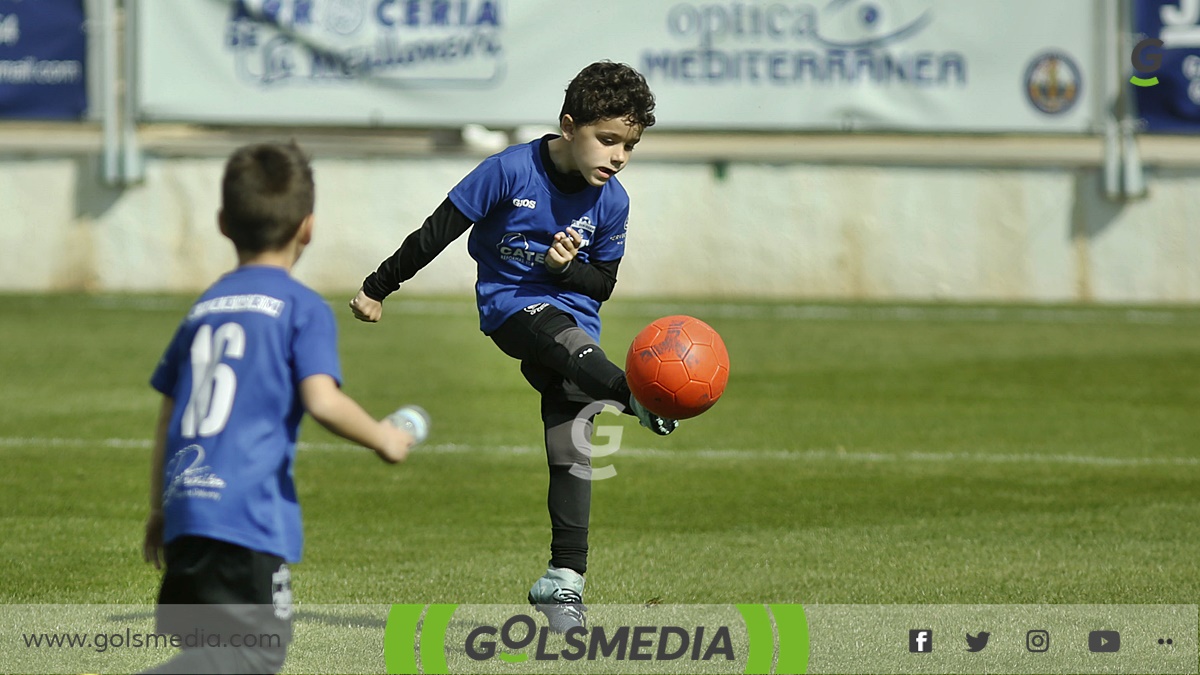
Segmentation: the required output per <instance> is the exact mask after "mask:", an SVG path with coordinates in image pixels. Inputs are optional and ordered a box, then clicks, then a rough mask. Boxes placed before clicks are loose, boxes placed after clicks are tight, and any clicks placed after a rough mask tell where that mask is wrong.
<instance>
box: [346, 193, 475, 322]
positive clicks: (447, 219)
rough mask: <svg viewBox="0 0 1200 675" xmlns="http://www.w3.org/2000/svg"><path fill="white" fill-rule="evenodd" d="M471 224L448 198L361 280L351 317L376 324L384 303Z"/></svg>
mask: <svg viewBox="0 0 1200 675" xmlns="http://www.w3.org/2000/svg"><path fill="white" fill-rule="evenodd" d="M473 224H474V223H473V222H472V221H471V219H470V218H468V217H467V216H465V215H464V214H463V212H462V211H460V210H459V209H458V207H457V206H455V205H454V202H452V201H450V198H449V197H447V198H446V199H445V200H444V201H442V203H441V204H440V205H439V206H438V207H437V209H436V210H434V212H433V213H432V214H430V216H429V217H428V218H426V219H425V223H424V224H422V225H421V227H420V228H419V229H417V230H415V231H414V232H412V233H411V234H409V235H408V237H407V238H405V240H404V243H403V244H401V245H400V248H399V249H397V250H396V252H395V253H393V254H392V256H391V257H390V258H388V259H387V260H384V261H383V262H382V263H380V265H379V268H378V269H376V270H375V271H374V272H372V273H371V274H370V275H368V276H367V278H366V279H364V280H363V283H362V290H360V291H359V293H358V296H357V297H355V298H354V300H353V301H351V303H350V308H351V309H353V310H354V316H355V317H357V318H358V319H361V320H363V321H371V322H374V321H378V320H379V317H380V316H381V315H382V313H383V306H382V303H383V300H384V299H385V298H387V296H388V295H390V294H391V293H392V292H394V291H395V290H396V289H398V288H400V284H402V283H404V282H405V281H408V280H409V279H411V278H413V276H415V275H416V273H417V272H419V271H420V270H421V269H422V268H423V267H425V266H426V265H428V264H429V263H430V262H432V261H433V259H434V258H436V257H437V256H438V254H439V253H441V252H442V251H444V250H445V249H446V247H447V246H449V245H450V242H452V241H454V240H455V239H458V238H459V237H460V236H462V233H463V232H466V231H467V230H468V229H470V228H471V225H473Z"/></svg>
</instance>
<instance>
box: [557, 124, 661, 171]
mask: <svg viewBox="0 0 1200 675" xmlns="http://www.w3.org/2000/svg"><path fill="white" fill-rule="evenodd" d="M562 130H563V138H564V139H566V140H567V141H568V142H570V144H571V145H570V147H571V160H572V161H573V162H574V164H575V166H574V167H572V168H573V169H576V170H578V171H579V173H581V174H583V178H584V180H586V181H587V182H588V184H589V185H592V186H595V187H600V186H601V185H604V184H605V183H607V182H608V179H609V178H612V177H613V176H615V175H616V173H617V172H618V171H620V170H621V169H623V168H625V165H626V164H628V163H629V156H630V155H631V154H632V153H633V148H634V146H635V145H637V144H638V141H640V140H642V127H640V126H638V125H635V124H630V123H629V121H628V120H626V119H624V118H611V119H606V120H600V121H599V122H596V123H595V124H585V125H581V126H577V125H575V123H574V120H572V119H571V116H570V115H564V116H563V122H562Z"/></svg>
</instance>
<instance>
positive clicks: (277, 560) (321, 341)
mask: <svg viewBox="0 0 1200 675" xmlns="http://www.w3.org/2000/svg"><path fill="white" fill-rule="evenodd" d="M313 201H314V187H313V180H312V171H311V169H310V167H309V164H308V160H307V158H305V157H304V155H303V154H302V153H301V151H300V149H299V148H298V147H296V146H295V145H294V144H292V145H275V144H263V145H255V146H248V147H245V148H241V149H240V150H238V151H237V152H235V153H234V154H233V156H232V157H231V158H230V159H229V161H228V163H227V164H226V168H225V175H224V178H223V181H222V201H221V212H220V214H219V216H218V221H219V224H220V229H221V233H222V234H224V235H225V236H226V237H228V238H229V239H230V240H232V241H233V244H234V247H235V248H236V249H237V254H238V267H237V269H235V270H233V271H232V272H229V273H228V274H226V275H225V276H223V277H221V278H220V279H219V280H218V281H217V282H216V283H214V284H213V285H212V286H211V287H210V288H209V289H208V290H207V291H205V292H204V294H203V295H202V296H200V298H199V299H198V300H197V301H196V303H195V304H194V305H193V306H192V308H191V310H190V311H189V312H188V314H187V316H186V317H184V319H183V321H182V322H181V323H180V325H179V328H178V329H177V331H176V332H175V336H174V338H173V339H172V340H171V343H170V345H169V346H168V347H167V349H166V352H165V353H164V355H163V357H162V360H161V361H160V362H159V364H158V367H157V369H156V370H155V371H154V375H153V377H152V378H151V380H150V382H151V384H152V385H153V387H154V388H155V389H156V390H158V391H159V392H160V393H161V394H162V395H163V400H162V407H161V410H160V413H159V420H158V426H157V429H156V432H155V440H154V451H153V458H152V464H153V469H152V471H151V478H150V483H151V488H150V517H149V519H148V520H147V523H146V535H145V542H144V545H143V555H144V557H145V559H146V560H147V562H150V563H152V564H154V565H155V567H158V566H160V564H161V561H162V559H163V558H164V557H165V561H166V571H165V573H164V574H163V579H162V586H161V588H160V590H159V595H158V604H159V607H158V632H160V633H168V634H175V635H179V636H183V637H187V636H188V635H193V636H195V635H205V634H207V635H209V636H212V635H216V636H217V637H218V640H217V641H218V642H220V643H222V644H211V643H209V642H207V641H206V642H204V643H202V644H198V645H189V644H188V643H187V642H183V645H184V647H185V649H184V651H183V653H181V654H180V655H179V656H177V657H175V658H174V659H172V660H170V661H168V662H167V663H164V664H162V665H161V666H159V667H158V668H156V669H155V670H153V671H152V672H158V673H260V672H262V673H273V672H278V671H279V669H280V668H281V667H282V665H283V661H284V658H285V655H286V647H287V643H288V641H290V637H291V611H292V607H291V583H290V582H291V574H290V571H289V569H288V566H287V565H288V563H295V562H298V561H299V560H300V555H301V550H302V544H303V531H302V529H301V521H300V504H299V501H298V500H297V497H296V488H295V485H294V482H293V469H294V465H295V461H296V440H297V436H298V435H299V429H300V420H301V418H302V417H303V416H304V413H305V412H306V411H307V412H308V413H309V414H311V415H312V416H313V417H314V418H315V419H316V420H317V421H318V422H320V423H321V424H322V425H323V426H325V427H326V428H328V429H329V430H330V431H332V432H334V433H335V434H338V435H340V436H342V437H344V438H346V439H348V440H351V441H354V442H356V443H359V444H361V445H364V446H366V447H368V448H371V449H372V450H374V451H375V452H376V453H377V454H378V455H379V456H380V457H381V458H383V459H384V460H385V461H388V462H393V463H394V462H399V461H402V460H404V458H405V457H406V456H407V454H408V451H409V449H410V448H411V447H412V445H413V443H414V440H415V439H414V438H413V436H412V434H410V433H409V432H407V431H403V430H401V429H398V428H396V427H395V426H393V425H392V424H390V423H389V422H385V421H376V420H375V419H373V418H372V417H371V416H370V415H368V414H367V412H366V411H364V410H363V409H362V408H361V407H359V405H358V404H357V403H356V402H354V400H352V399H351V398H350V397H349V396H347V395H346V394H344V393H342V390H341V389H340V383H341V379H342V375H341V366H340V364H339V360H338V353H337V331H336V326H335V323H334V318H333V313H332V311H331V310H330V308H329V306H328V305H327V304H326V303H325V301H324V299H323V298H321V296H320V295H318V294H317V293H316V292H315V291H313V290H311V289H309V288H308V287H306V286H304V285H303V284H301V283H300V282H299V281H296V280H295V279H294V278H292V276H291V273H290V272H291V269H292V266H293V265H294V264H295V262H296V261H297V260H298V259H299V257H300V254H301V253H302V252H303V251H304V249H305V247H306V246H307V245H308V243H309V241H310V240H311V239H312V231H313V216H312V213H313ZM235 634H241V635H243V636H246V635H264V634H265V635H268V636H273V638H274V639H264V640H262V641H258V640H255V645H254V646H253V647H243V646H233V643H234V642H238V643H239V644H240V640H239V639H237V638H234V637H233V636H234V635H235ZM226 645H229V646H226ZM189 647H190V648H189Z"/></svg>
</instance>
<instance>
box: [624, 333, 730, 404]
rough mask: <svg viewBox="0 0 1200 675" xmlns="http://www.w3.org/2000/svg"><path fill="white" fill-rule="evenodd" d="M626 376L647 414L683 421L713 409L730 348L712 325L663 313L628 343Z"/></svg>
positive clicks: (726, 372) (726, 375) (725, 378)
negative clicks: (651, 413) (648, 411)
mask: <svg viewBox="0 0 1200 675" xmlns="http://www.w3.org/2000/svg"><path fill="white" fill-rule="evenodd" d="M625 379H626V380H628V381H629V388H630V390H632V391H633V395H634V397H635V398H637V400H638V402H640V403H641V404H642V405H644V406H646V408H647V409H649V410H650V411H651V412H653V413H655V414H656V415H661V416H662V417H670V418H672V419H677V420H681V419H687V418H689V417H695V416H696V415H699V414H700V413H702V412H704V411H705V410H708V409H709V408H711V407H713V404H715V403H716V402H717V399H719V398H721V394H723V393H725V383H726V382H728V381H729V352H728V351H726V350H725V342H724V341H723V340H722V339H721V336H720V335H718V334H717V331H715V330H713V328H712V326H710V325H708V324H706V323H704V322H703V321H701V320H700V319H697V318H695V317H691V316H684V315H676V316H664V317H663V318H661V319H657V320H655V321H653V322H651V323H650V325H649V326H646V327H645V328H644V329H642V332H640V333H638V334H637V337H635V338H633V343H632V344H630V345H629V354H628V355H627V356H626V357H625Z"/></svg>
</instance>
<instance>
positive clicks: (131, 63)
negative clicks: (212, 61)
mask: <svg viewBox="0 0 1200 675" xmlns="http://www.w3.org/2000/svg"><path fill="white" fill-rule="evenodd" d="M137 6H138V0H125V21H124V25H123V26H122V28H123V31H122V33H123V35H124V47H125V48H124V50H123V51H124V53H123V57H124V58H123V59H122V69H121V71H122V73H123V74H124V77H123V79H124V84H125V87H124V95H123V96H122V99H121V100H122V104H123V105H122V106H121V179H122V181H123V182H124V184H126V185H129V184H132V183H140V182H142V180H144V179H145V177H146V175H145V168H146V165H145V161H144V158H143V156H142V149H141V146H140V145H139V144H138V136H137V111H138V107H137V82H138V78H137V66H138V63H137V56H138V50H137V31H138V27H137V26H138V24H137Z"/></svg>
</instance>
